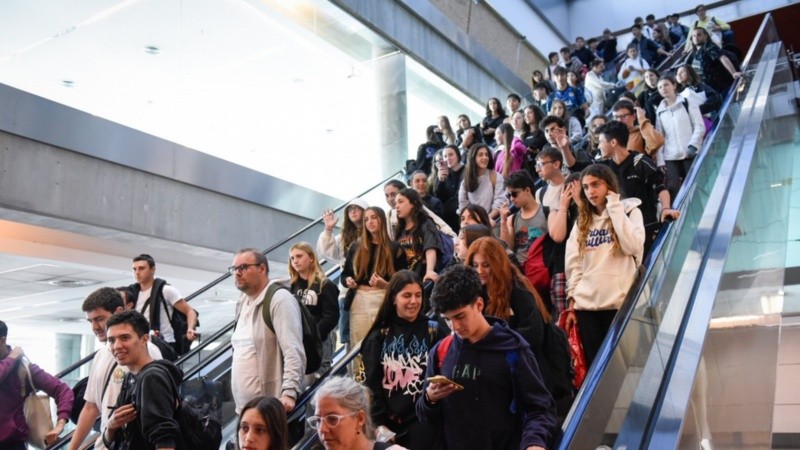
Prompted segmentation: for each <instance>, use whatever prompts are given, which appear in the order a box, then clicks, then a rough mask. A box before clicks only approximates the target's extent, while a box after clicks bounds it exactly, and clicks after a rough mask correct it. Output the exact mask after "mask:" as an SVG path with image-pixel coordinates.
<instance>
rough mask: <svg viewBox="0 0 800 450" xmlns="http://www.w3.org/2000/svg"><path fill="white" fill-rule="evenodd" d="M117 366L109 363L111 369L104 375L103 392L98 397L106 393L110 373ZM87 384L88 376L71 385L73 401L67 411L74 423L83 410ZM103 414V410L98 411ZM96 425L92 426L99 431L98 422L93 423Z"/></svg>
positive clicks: (76, 422)
mask: <svg viewBox="0 0 800 450" xmlns="http://www.w3.org/2000/svg"><path fill="white" fill-rule="evenodd" d="M116 368H117V363H116V362H115V363H114V364H112V365H111V369H110V370H109V371H108V375H106V380H105V382H103V392H101V393H100V398H101V399H102V398H103V397H105V395H106V390H107V389H108V383H109V381H111V375H112V374H113V373H114V369H116ZM88 386H89V377H85V378H81V380H80V381H78V382H77V383H75V386H73V387H72V395H73V396H74V397H75V401H74V402H73V403H72V411H70V413H69V420H71V421H72V423H74V424H75V425H77V424H78V418H79V417H80V415H81V411H83V406H84V405H86V400H85V399H84V398H83V397H84V396H85V395H86V388H87V387H88ZM100 413H101V414H104V412H103V411H101V412H100ZM95 425H96V426H95V427H93V428H94V429H95V430H96V431H100V430H99V428H98V426H99V423H97V424H95Z"/></svg>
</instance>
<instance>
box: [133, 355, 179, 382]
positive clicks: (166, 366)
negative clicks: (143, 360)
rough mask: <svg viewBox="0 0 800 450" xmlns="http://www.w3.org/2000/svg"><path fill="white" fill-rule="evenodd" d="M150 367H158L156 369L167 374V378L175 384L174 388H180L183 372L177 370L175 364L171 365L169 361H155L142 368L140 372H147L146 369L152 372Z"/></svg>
mask: <svg viewBox="0 0 800 450" xmlns="http://www.w3.org/2000/svg"><path fill="white" fill-rule="evenodd" d="M151 367H153V368H155V367H158V368H160V369H162V370H163V371H165V372H167V373H168V374H169V376H170V377H171V378H172V380H173V381H174V382H175V385H176V386H180V385H181V382H182V381H183V370H181V369H180V368H178V366H176V365H175V364H172V363H171V362H169V361H167V360H165V359H157V360H155V361H153V362H151V363H150V364H148V365H146V366H145V367H144V369H142V371H144V370H147V369H150V370H152V368H151Z"/></svg>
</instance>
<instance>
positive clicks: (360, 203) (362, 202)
mask: <svg viewBox="0 0 800 450" xmlns="http://www.w3.org/2000/svg"><path fill="white" fill-rule="evenodd" d="M350 206H358V207H359V208H361V209H363V210H365V211H366V209H367V208H369V203H367V201H366V200H364V199H363V198H354V199H352V200H350V203H348V204H347V208H349V207H350ZM347 208H345V210H347Z"/></svg>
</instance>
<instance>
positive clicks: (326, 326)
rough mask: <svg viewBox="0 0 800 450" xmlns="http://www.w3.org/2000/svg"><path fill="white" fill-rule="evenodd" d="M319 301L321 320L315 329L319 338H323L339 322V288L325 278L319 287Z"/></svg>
mask: <svg viewBox="0 0 800 450" xmlns="http://www.w3.org/2000/svg"><path fill="white" fill-rule="evenodd" d="M319 302H320V304H321V305H322V320H320V321H319V323H317V330H318V331H319V337H320V339H322V340H325V338H327V337H328V335H329V334H330V333H331V331H333V329H334V328H336V324H337V323H339V288H338V287H336V284H334V283H333V281H331V280H329V279H327V278H325V280H324V283H323V285H322V289H320V293H319Z"/></svg>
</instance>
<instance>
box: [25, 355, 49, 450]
mask: <svg viewBox="0 0 800 450" xmlns="http://www.w3.org/2000/svg"><path fill="white" fill-rule="evenodd" d="M22 364H23V366H24V367H25V374H26V378H27V380H28V384H30V386H31V393H30V394H29V395H28V396H27V397H25V402H24V403H23V406H22V408H23V412H24V413H25V422H27V424H28V444H29V445H31V446H32V447H35V448H39V449H44V448H46V447H47V444H45V442H44V437H45V435H47V433H49V432H50V430H52V429H53V418H52V416H51V415H50V397H48V396H47V395H45V394H37V393H36V386H34V385H33V376H32V375H31V368H30V364H29V363H28V361H27V360H23V363H22Z"/></svg>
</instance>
